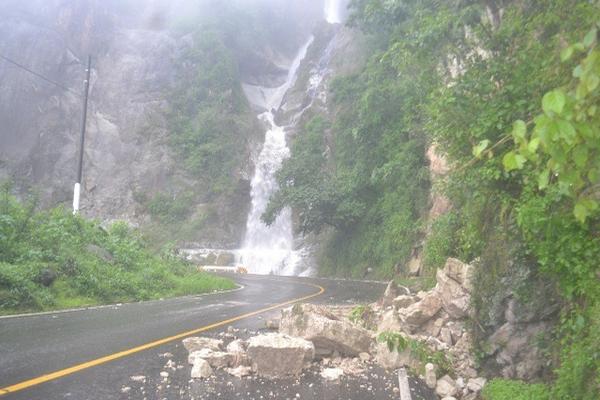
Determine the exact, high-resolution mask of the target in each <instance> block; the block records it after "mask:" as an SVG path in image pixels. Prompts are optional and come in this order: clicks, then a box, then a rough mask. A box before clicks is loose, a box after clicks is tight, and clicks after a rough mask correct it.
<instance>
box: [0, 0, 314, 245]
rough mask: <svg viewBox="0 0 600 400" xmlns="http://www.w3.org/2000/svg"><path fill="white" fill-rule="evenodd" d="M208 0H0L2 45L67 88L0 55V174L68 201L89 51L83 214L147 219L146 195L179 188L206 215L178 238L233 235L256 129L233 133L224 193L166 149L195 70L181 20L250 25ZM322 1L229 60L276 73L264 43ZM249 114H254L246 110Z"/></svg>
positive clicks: (250, 71)
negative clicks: (0, 0) (236, 156)
mask: <svg viewBox="0 0 600 400" xmlns="http://www.w3.org/2000/svg"><path fill="white" fill-rule="evenodd" d="M213 3H214V2H211V1H201V2H198V3H196V2H189V1H186V0H178V1H175V2H169V1H162V0H154V1H141V0H127V1H116V0H109V1H100V0H83V1H77V2H64V1H60V0H48V1H46V0H33V1H28V2H18V1H13V0H7V1H6V2H4V4H3V9H2V11H0V54H2V55H4V56H6V57H9V58H11V59H13V60H15V61H18V62H20V63H22V64H24V65H26V66H27V67H29V68H31V69H32V70H34V71H36V72H39V73H41V74H43V75H44V76H46V77H48V78H50V79H52V80H54V81H56V82H58V83H60V84H61V85H62V86H64V87H66V88H67V89H68V90H65V89H63V88H60V87H57V86H55V85H52V84H49V83H47V82H45V81H43V80H41V79H39V78H38V77H35V76H33V75H31V74H28V73H27V72H24V71H23V70H22V69H19V68H17V67H15V66H13V65H11V64H9V63H7V62H4V61H0V85H1V87H2V90H1V91H0V179H7V178H8V179H11V180H13V181H14V182H15V186H16V189H17V190H18V191H19V192H21V193H24V192H25V191H27V190H29V189H35V190H37V191H38V192H39V194H40V198H41V202H42V205H43V206H53V205H57V204H65V205H66V206H67V207H68V206H69V205H70V202H71V198H72V190H73V189H72V188H73V184H74V182H75V178H76V168H77V157H78V155H77V151H78V145H79V132H80V125H81V110H82V100H81V98H80V95H79V94H80V93H81V92H82V87H83V79H84V70H85V66H84V64H85V62H86V59H87V55H88V54H92V55H93V67H92V79H91V87H90V103H89V110H88V124H87V136H86V146H85V147H86V149H85V156H84V177H83V182H82V192H83V193H82V213H83V214H84V215H86V216H88V217H97V218H101V219H117V218H118V219H125V220H128V221H130V222H132V223H134V224H142V225H144V224H147V223H150V222H152V218H151V217H150V212H149V210H148V207H147V205H148V199H152V198H153V197H154V196H155V195H157V194H160V193H166V196H167V197H169V198H171V199H177V198H178V196H179V197H181V196H182V193H183V192H186V193H187V192H191V193H193V195H191V200H190V201H189V204H187V206H188V208H189V210H188V211H189V214H190V215H189V219H190V220H191V219H194V218H195V216H196V215H197V214H201V215H200V216H199V217H198V218H197V219H198V220H202V221H203V223H201V224H200V223H199V224H197V225H198V226H197V227H196V228H191V229H190V230H189V233H188V234H187V237H185V238H179V239H185V240H188V241H195V242H199V243H203V244H210V245H213V246H215V245H216V246H221V247H222V246H234V245H235V244H236V243H238V242H239V241H240V239H241V237H242V235H243V226H244V219H245V217H246V214H247V205H248V202H249V198H248V191H249V183H248V179H249V176H251V171H252V168H253V167H252V163H251V153H252V151H253V150H254V149H256V147H257V144H258V143H259V142H260V141H261V139H262V138H261V129H260V127H259V126H258V125H257V124H256V125H254V126H253V127H252V126H250V127H249V128H248V129H246V131H245V132H244V133H243V134H244V137H241V138H240V140H239V143H240V145H239V148H238V149H236V151H238V152H241V153H243V154H242V156H241V157H240V160H241V161H240V162H239V163H237V165H235V166H234V167H233V168H232V170H231V171H228V174H229V177H230V180H231V181H232V182H234V184H233V187H232V188H230V189H231V190H229V191H227V193H224V194H221V195H216V196H215V195H208V194H206V193H204V192H206V190H204V188H202V187H199V186H202V185H199V184H198V183H199V182H203V181H202V178H203V177H202V176H197V175H195V174H193V173H190V172H189V170H186V168H184V167H183V166H182V162H181V160H180V159H179V158H178V157H177V156H176V155H175V154H174V152H173V151H172V149H171V148H170V146H169V144H170V141H171V138H172V129H173V126H172V124H171V121H170V119H169V113H170V112H171V111H172V110H171V108H172V106H173V102H172V101H171V100H172V99H173V98H174V97H177V95H178V93H177V91H178V90H181V88H182V87H185V82H182V79H185V77H186V76H189V75H190V74H193V73H194V72H195V68H196V66H195V65H194V64H193V63H189V62H186V54H187V53H188V52H189V51H190V50H191V49H193V48H194V46H195V43H194V37H193V36H192V35H190V34H187V31H186V28H185V26H184V25H186V24H187V25H192V26H194V25H198V24H199V23H201V22H198V20H194V18H196V17H195V15H196V14H198V15H201V14H202V13H203V12H204V13H205V15H202V16H203V17H206V15H207V14H206V13H213V14H212V16H211V18H213V19H215V20H217V22H219V23H224V22H229V23H231V24H233V23H240V24H241V23H244V24H247V25H251V24H252V23H257V22H256V21H254V22H253V21H241V22H240V21H233V22H232V21H219V20H218V19H219V18H221V17H222V16H221V17H220V16H219V12H220V11H219V10H220V8H219V7H220V6H217V5H215V4H213ZM255 3H257V4H258V3H261V1H259V0H256V1H255ZM262 3H266V1H262ZM272 3H274V5H273V8H274V11H273V12H274V13H275V12H279V14H282V15H284V14H285V12H293V11H294V10H295V9H298V8H299V7H300V6H301V4H299V2H291V3H290V4H289V5H285V4H283V2H280V1H279V2H278V1H273V2H272ZM279 3H281V4H279ZM316 3H318V2H316ZM194 7H195V8H194ZM320 7H321V5H319V4H316V5H315V6H314V7H313V6H311V7H305V11H304V14H303V15H302V18H300V19H299V20H298V21H296V22H295V23H292V24H288V25H289V28H288V30H287V31H286V32H287V33H286V35H281V38H280V39H282V38H284V37H285V39H286V41H285V43H284V44H285V46H284V44H282V43H278V42H277V41H276V40H271V39H269V40H267V39H265V41H266V43H263V44H261V43H253V44H252V46H253V47H251V46H250V45H247V46H248V47H244V49H243V51H242V50H239V49H237V48H236V49H234V50H235V51H238V50H239V51H238V52H237V53H236V54H237V56H238V58H237V60H236V62H237V64H238V65H239V67H240V70H241V74H242V75H243V76H244V77H247V79H258V78H256V77H257V76H263V77H264V76H269V74H270V75H271V77H272V79H277V76H278V74H279V73H280V72H281V71H279V70H278V69H277V66H276V62H274V61H276V60H273V58H272V57H271V58H270V54H269V51H270V52H271V54H283V55H285V54H288V53H289V49H287V48H285V47H286V46H290V48H291V47H293V46H294V45H295V43H294V40H293V38H295V37H296V36H298V37H299V36H302V35H304V34H305V33H306V32H305V31H307V30H310V29H311V26H312V25H311V21H314V20H315V19H316V18H317V17H318V14H319V13H322V8H320ZM192 11H193V12H192ZM279 14H278V15H279ZM198 18H199V17H198ZM205 19H210V18H205ZM284 22H285V21H276V22H275V23H274V24H273V26H272V27H271V28H272V29H274V30H276V29H278V28H277V26H279V27H281V26H283V25H284ZM306 34H307V33H306ZM287 39H290V40H287ZM224 40H225V41H227V38H224ZM236 45H237V46H238V47H239V48H240V49H241V48H242V47H243V46H245V44H244V43H241V42H239V41H238V42H236ZM250 55H252V57H250ZM216 61H217V60H215V62H216ZM271 70H272V71H271ZM253 77H254V78H253ZM238 84H239V83H238ZM244 112H245V111H242V113H244ZM245 113H246V115H247V116H248V117H249V118H250V117H251V116H252V114H251V112H250V110H248V111H247V112H245ZM252 117H253V116H252ZM206 209H209V211H206ZM207 215H209V217H206V216H207Z"/></svg>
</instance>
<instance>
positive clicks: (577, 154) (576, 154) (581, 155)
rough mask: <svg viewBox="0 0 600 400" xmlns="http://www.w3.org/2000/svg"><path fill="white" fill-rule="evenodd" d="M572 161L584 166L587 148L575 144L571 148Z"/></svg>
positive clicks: (586, 158) (580, 166) (586, 159)
mask: <svg viewBox="0 0 600 400" xmlns="http://www.w3.org/2000/svg"><path fill="white" fill-rule="evenodd" d="M573 161H575V165H577V166H578V167H579V168H582V167H584V166H585V165H586V164H587V161H588V149H587V148H586V147H584V146H577V147H575V148H574V149H573Z"/></svg>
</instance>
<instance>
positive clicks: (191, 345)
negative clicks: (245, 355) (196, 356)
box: [183, 336, 223, 353]
mask: <svg viewBox="0 0 600 400" xmlns="http://www.w3.org/2000/svg"><path fill="white" fill-rule="evenodd" d="M183 347H185V349H186V350H187V351H188V352H190V353H192V352H194V351H198V350H202V349H210V350H214V351H220V350H221V349H222V348H223V341H222V340H220V339H213V338H207V337H197V336H195V337H189V338H185V339H183Z"/></svg>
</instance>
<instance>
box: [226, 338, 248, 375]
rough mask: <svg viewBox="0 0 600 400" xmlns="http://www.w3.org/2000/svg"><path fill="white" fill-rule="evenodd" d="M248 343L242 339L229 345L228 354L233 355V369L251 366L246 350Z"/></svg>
mask: <svg viewBox="0 0 600 400" xmlns="http://www.w3.org/2000/svg"><path fill="white" fill-rule="evenodd" d="M247 347H248V343H247V342H246V341H244V340H241V339H236V340H234V341H233V342H231V343H229V344H228V345H227V353H229V354H231V356H232V358H233V360H232V363H231V366H232V367H234V368H235V367H238V366H241V365H249V364H250V363H249V361H248V354H247V353H246V349H247Z"/></svg>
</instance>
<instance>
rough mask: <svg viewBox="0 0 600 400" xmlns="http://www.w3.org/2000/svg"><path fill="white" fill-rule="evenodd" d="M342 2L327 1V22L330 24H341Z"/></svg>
mask: <svg viewBox="0 0 600 400" xmlns="http://www.w3.org/2000/svg"><path fill="white" fill-rule="evenodd" d="M341 8H342V5H341V0H325V20H326V21H327V22H329V23H330V24H341V23H342V16H341V11H342V10H341Z"/></svg>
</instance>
